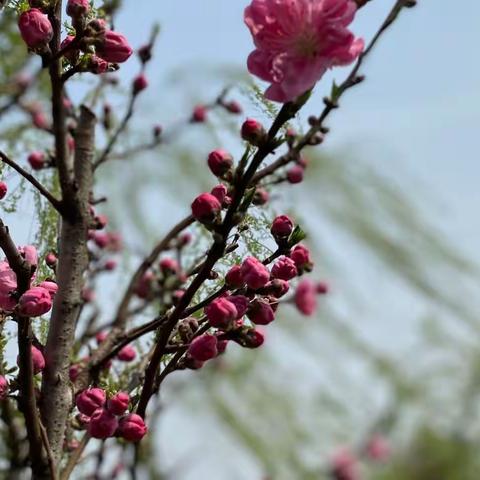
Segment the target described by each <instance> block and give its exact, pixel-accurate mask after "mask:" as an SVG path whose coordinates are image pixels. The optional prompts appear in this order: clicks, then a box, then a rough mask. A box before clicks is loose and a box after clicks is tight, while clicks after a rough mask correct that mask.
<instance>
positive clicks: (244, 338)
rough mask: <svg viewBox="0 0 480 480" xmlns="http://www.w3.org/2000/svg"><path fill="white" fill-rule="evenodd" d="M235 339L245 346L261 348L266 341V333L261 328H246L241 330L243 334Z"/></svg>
mask: <svg viewBox="0 0 480 480" xmlns="http://www.w3.org/2000/svg"><path fill="white" fill-rule="evenodd" d="M234 341H236V342H237V343H239V344H240V345H241V346H242V347H245V348H259V347H261V346H262V345H263V344H264V342H265V335H264V333H263V331H261V330H260V329H257V328H246V329H244V330H243V331H242V332H241V336H240V337H239V338H237V339H234Z"/></svg>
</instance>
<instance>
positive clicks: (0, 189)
mask: <svg viewBox="0 0 480 480" xmlns="http://www.w3.org/2000/svg"><path fill="white" fill-rule="evenodd" d="M7 192H8V186H7V184H6V183H5V182H0V200H2V199H3V198H5V195H6V194H7Z"/></svg>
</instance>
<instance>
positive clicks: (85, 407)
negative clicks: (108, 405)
mask: <svg viewBox="0 0 480 480" xmlns="http://www.w3.org/2000/svg"><path fill="white" fill-rule="evenodd" d="M106 401H107V396H106V395H105V390H102V389H101V388H88V389H87V390H83V392H80V393H79V394H78V395H77V398H76V400H75V403H76V405H77V408H78V410H79V411H80V413H83V414H84V415H88V416H90V415H92V414H93V412H94V411H95V410H97V409H99V408H102V407H103V406H104V405H105V402H106Z"/></svg>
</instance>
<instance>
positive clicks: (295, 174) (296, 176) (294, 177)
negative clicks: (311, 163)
mask: <svg viewBox="0 0 480 480" xmlns="http://www.w3.org/2000/svg"><path fill="white" fill-rule="evenodd" d="M304 173H305V170H304V169H303V167H301V166H300V165H294V166H293V167H292V168H290V169H289V170H288V171H287V180H288V181H289V182H290V183H291V184H295V183H301V182H302V181H303V174H304Z"/></svg>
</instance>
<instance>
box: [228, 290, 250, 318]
mask: <svg viewBox="0 0 480 480" xmlns="http://www.w3.org/2000/svg"><path fill="white" fill-rule="evenodd" d="M227 300H228V301H229V302H231V303H233V304H234V305H235V308H236V309H237V318H241V317H243V316H244V315H245V313H247V309H248V304H249V303H250V300H249V299H248V298H247V297H245V296H244V295H230V296H229V297H227Z"/></svg>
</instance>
